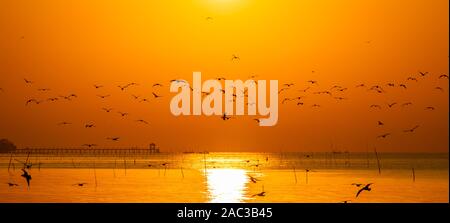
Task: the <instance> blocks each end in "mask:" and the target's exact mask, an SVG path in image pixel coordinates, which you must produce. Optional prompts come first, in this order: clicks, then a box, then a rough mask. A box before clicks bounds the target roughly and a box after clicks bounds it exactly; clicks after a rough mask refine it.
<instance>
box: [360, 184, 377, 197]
mask: <svg viewBox="0 0 450 223" xmlns="http://www.w3.org/2000/svg"><path fill="white" fill-rule="evenodd" d="M372 184H373V183H370V184H366V185H365V186H364V187H363V188H361V189H359V190H358V192H357V193H356V197H358V196H359V194H361V192H363V191H365V190H366V191H371V190H372V188H370V185H372Z"/></svg>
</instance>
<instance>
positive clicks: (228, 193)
mask: <svg viewBox="0 0 450 223" xmlns="http://www.w3.org/2000/svg"><path fill="white" fill-rule="evenodd" d="M206 174H207V187H208V193H209V202H212V203H240V202H244V201H245V200H246V199H247V198H246V196H245V193H246V189H247V183H248V179H249V178H248V176H247V171H246V170H243V169H208V170H207V171H206Z"/></svg>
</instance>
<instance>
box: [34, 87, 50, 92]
mask: <svg viewBox="0 0 450 223" xmlns="http://www.w3.org/2000/svg"><path fill="white" fill-rule="evenodd" d="M37 90H38V91H43V92H45V91H50V88H39V89H37Z"/></svg>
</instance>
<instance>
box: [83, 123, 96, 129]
mask: <svg viewBox="0 0 450 223" xmlns="http://www.w3.org/2000/svg"><path fill="white" fill-rule="evenodd" d="M84 127H85V128H94V127H95V125H94V124H86V125H84Z"/></svg>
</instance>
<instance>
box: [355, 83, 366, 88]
mask: <svg viewBox="0 0 450 223" xmlns="http://www.w3.org/2000/svg"><path fill="white" fill-rule="evenodd" d="M365 86H366V85H365V84H358V85H356V87H357V88H358V87H365Z"/></svg>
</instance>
